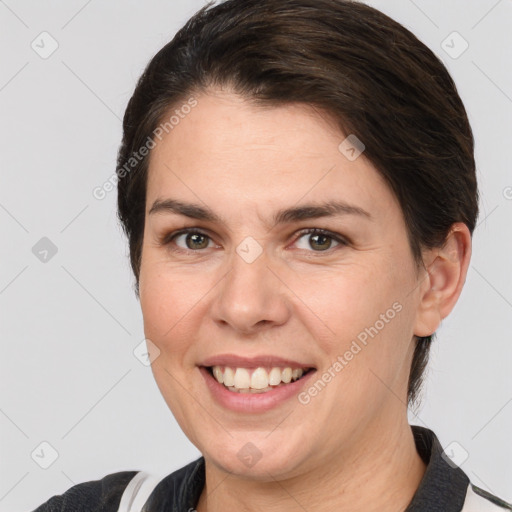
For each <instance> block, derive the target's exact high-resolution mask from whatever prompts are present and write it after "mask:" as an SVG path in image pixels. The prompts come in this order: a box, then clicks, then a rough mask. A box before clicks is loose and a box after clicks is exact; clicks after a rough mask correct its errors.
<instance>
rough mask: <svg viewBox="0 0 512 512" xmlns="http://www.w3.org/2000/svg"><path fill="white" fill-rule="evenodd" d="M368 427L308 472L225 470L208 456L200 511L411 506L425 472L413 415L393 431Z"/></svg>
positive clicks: (348, 511) (347, 511)
mask: <svg viewBox="0 0 512 512" xmlns="http://www.w3.org/2000/svg"><path fill="white" fill-rule="evenodd" d="M382 427H383V425H379V426H378V428H375V429H367V430H366V431H365V433H364V436H359V438H358V439H357V440H355V442H354V444H352V443H350V445H351V450H350V453H347V452H345V451H344V452H343V453H342V454H340V453H336V454H334V456H333V457H332V458H331V459H330V460H325V459H324V460H322V461H319V464H318V465H316V466H314V467H310V468H309V469H308V471H307V473H303V474H301V475H299V476H296V477H293V478H288V479H282V480H277V479H276V480H273V481H269V482H261V481H257V482H255V481H250V480H247V479H241V478H237V477H236V475H229V474H227V473H224V472H221V471H220V470H219V469H218V468H216V467H215V466H214V465H213V464H211V463H209V462H208V461H207V460H206V464H205V471H206V473H205V474H206V483H205V487H204V489H203V492H202V494H201V496H200V499H199V503H198V505H197V512H220V511H223V512H224V511H225V510H238V511H241V512H242V511H243V512H252V511H257V510H258V511H259V510H265V511H267V512H274V511H276V512H277V511H279V512H288V511H294V512H296V511H297V510H300V509H302V510H307V511H308V512H324V511H331V510H343V511H344V512H356V511H357V512H362V511H365V512H371V511H374V510H375V511H379V512H398V511H403V510H405V509H406V507H407V505H408V504H409V503H410V501H411V500H412V498H413V496H414V493H415V492H416V490H417V488H418V486H419V484H420V481H421V479H422V477H423V474H424V473H425V468H426V466H425V464H424V462H423V461H422V459H421V457H420V456H419V455H418V453H417V451H416V446H415V443H414V437H413V434H412V431H411V428H410V426H409V424H408V422H407V418H404V420H403V421H402V422H401V424H400V425H395V428H394V429H393V430H392V431H390V430H388V429H383V428H382Z"/></svg>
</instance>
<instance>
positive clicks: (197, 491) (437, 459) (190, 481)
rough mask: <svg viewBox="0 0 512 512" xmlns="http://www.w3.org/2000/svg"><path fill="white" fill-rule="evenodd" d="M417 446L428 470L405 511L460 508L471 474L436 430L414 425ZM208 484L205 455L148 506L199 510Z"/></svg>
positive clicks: (172, 511) (173, 511)
mask: <svg viewBox="0 0 512 512" xmlns="http://www.w3.org/2000/svg"><path fill="white" fill-rule="evenodd" d="M411 429H412V432H413V435H414V442H415V443H416V450H417V451H418V454H419V455H420V457H421V458H422V459H423V461H424V462H425V464H426V465H427V468H426V471H425V474H424V475H423V478H422V480H421V482H420V485H419V487H418V489H417V490H416V493H415V494H414V496H413V498H412V500H411V502H410V503H409V506H408V507H407V509H406V510H405V512H431V511H432V510H443V512H460V511H461V509H462V506H463V504H464V500H465V496H466V492H467V488H468V485H469V478H468V477H467V476H466V474H465V473H464V472H463V471H462V470H461V469H460V468H459V467H457V466H455V467H453V466H452V465H451V464H450V463H448V462H447V461H446V459H445V456H443V449H442V447H441V444H440V443H439V440H438V439H437V437H436V435H435V434H434V432H432V430H430V429H428V428H425V427H420V426H418V425H411ZM204 484H205V461H204V457H200V458H199V459H197V460H195V461H193V462H191V463H190V464H188V465H186V466H184V467H182V468H181V469H179V470H177V471H175V472H174V473H171V474H170V475H168V476H167V477H165V478H164V479H163V480H162V481H161V482H160V483H159V484H158V486H157V487H156V488H155V490H154V491H153V493H152V494H151V496H150V498H149V500H148V502H147V504H146V506H147V507H148V510H158V511H161V512H182V511H185V510H186V511H188V510H195V507H196V505H197V503H198V501H199V497H200V495H201V492H202V490H203V487H204Z"/></svg>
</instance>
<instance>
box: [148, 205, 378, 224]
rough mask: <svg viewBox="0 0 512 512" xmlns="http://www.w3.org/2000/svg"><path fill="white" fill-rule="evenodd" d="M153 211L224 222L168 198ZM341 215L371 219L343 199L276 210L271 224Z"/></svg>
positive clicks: (200, 208)
mask: <svg viewBox="0 0 512 512" xmlns="http://www.w3.org/2000/svg"><path fill="white" fill-rule="evenodd" d="M155 213H175V214H178V215H183V216H185V217H190V218H192V219H198V220H203V221H209V222H217V223H220V224H226V222H225V221H224V220H223V219H222V218H221V217H220V216H219V215H217V214H216V213H215V212H213V211H212V210H211V209H210V208H208V207H204V206H200V205H198V204H194V203H185V202H183V201H178V200H176V199H170V198H169V199H157V200H156V201H155V202H154V203H153V205H152V206H151V209H150V210H149V212H148V215H153V214H155ZM342 215H358V216H361V217H366V218H368V219H370V220H373V217H372V216H371V214H370V213H368V212H367V211H366V210H364V209H363V208H360V207H359V206H354V205H351V204H348V203H346V202H344V201H328V202H325V203H321V204H317V203H311V204H304V205H301V206H296V207H292V208H284V209H282V210H278V211H277V212H276V213H275V214H274V216H273V217H272V222H273V226H277V225H279V224H285V223H287V222H296V221H300V220H307V219H317V218H321V217H335V216H342Z"/></svg>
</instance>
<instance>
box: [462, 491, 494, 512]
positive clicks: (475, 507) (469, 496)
mask: <svg viewBox="0 0 512 512" xmlns="http://www.w3.org/2000/svg"><path fill="white" fill-rule="evenodd" d="M500 510H501V511H503V510H504V509H503V508H501V507H499V506H498V505H495V504H494V503H492V502H490V501H489V500H487V499H485V498H483V497H482V496H480V495H479V494H477V493H476V492H475V491H473V489H472V487H471V484H469V485H468V490H467V492H466V500H465V501H464V506H463V507H462V512H499V511H500Z"/></svg>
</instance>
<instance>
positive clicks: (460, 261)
mask: <svg viewBox="0 0 512 512" xmlns="http://www.w3.org/2000/svg"><path fill="white" fill-rule="evenodd" d="M426 258H427V261H430V263H429V264H428V266H427V274H424V275H423V276H422V277H421V280H422V282H421V283H420V286H419V289H420V296H419V301H420V302H419V305H418V309H417V313H416V323H415V326H414V334H415V335H416V336H430V335H431V334H433V333H434V332H435V331H436V330H437V329H438V328H439V325H440V324H441V321H442V320H443V319H444V318H446V317H447V316H448V315H449V314H450V312H451V311H452V309H453V308H454V306H455V304H456V302H457V300H458V298H459V296H460V294H461V292H462V288H463V286H464V283H465V281H466V275H467V271H468V268H469V261H470V259H471V234H470V232H469V229H468V227H467V226H466V225H465V224H464V223H462V222H457V223H454V224H453V225H452V227H451V230H450V233H449V235H448V237H447V239H446V242H445V244H444V246H443V247H441V248H435V249H431V250H429V251H428V253H427V257H426Z"/></svg>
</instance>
